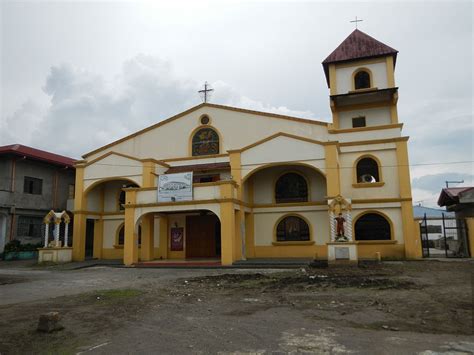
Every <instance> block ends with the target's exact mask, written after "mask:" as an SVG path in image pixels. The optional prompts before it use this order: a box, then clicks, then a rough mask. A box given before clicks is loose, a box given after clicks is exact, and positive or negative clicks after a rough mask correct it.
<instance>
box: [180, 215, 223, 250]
mask: <svg viewBox="0 0 474 355" xmlns="http://www.w3.org/2000/svg"><path fill="white" fill-rule="evenodd" d="M220 255H221V224H220V221H219V218H218V217H217V216H216V215H214V214H209V215H208V214H206V215H199V216H186V258H216V257H220Z"/></svg>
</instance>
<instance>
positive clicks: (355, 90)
mask: <svg viewBox="0 0 474 355" xmlns="http://www.w3.org/2000/svg"><path fill="white" fill-rule="evenodd" d="M364 71H365V70H364ZM354 85H355V84H354ZM378 89H379V88H378V87H376V86H375V87H370V88H363V89H354V90H349V94H358V93H361V92H372V91H378Z"/></svg>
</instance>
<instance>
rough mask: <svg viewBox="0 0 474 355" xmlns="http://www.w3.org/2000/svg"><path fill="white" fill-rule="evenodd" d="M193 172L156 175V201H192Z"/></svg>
mask: <svg viewBox="0 0 474 355" xmlns="http://www.w3.org/2000/svg"><path fill="white" fill-rule="evenodd" d="M192 199H193V172H192V171H191V172H187V173H177V174H164V175H160V176H159V177H158V202H176V201H192Z"/></svg>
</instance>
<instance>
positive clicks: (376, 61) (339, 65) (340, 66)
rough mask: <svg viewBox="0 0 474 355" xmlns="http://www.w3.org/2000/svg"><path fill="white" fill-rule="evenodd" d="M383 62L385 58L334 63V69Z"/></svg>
mask: <svg viewBox="0 0 474 355" xmlns="http://www.w3.org/2000/svg"><path fill="white" fill-rule="evenodd" d="M383 62H385V58H383V57H382V58H373V59H363V60H354V61H351V62H344V63H336V69H342V68H350V67H358V66H361V65H368V64H376V63H383Z"/></svg>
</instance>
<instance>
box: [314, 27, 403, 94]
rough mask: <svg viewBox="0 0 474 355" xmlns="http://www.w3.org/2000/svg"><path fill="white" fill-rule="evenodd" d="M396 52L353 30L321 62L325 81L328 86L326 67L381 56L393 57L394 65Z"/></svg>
mask: <svg viewBox="0 0 474 355" xmlns="http://www.w3.org/2000/svg"><path fill="white" fill-rule="evenodd" d="M397 53H398V51H397V50H396V49H393V48H392V47H389V46H387V45H386V44H384V43H382V42H379V41H377V40H376V39H375V38H373V37H370V36H369V35H368V34H365V33H364V32H362V31H359V30H357V29H356V30H354V31H353V32H352V33H351V34H350V35H349V36H348V37H347V38H346V39H345V40H344V41H342V43H341V44H340V45H339V46H338V47H337V48H336V49H335V50H334V51H333V52H332V53H331V54H330V55H329V56H328V57H327V58H326V59H324V61H323V67H324V72H325V74H326V80H327V82H328V85H329V70H328V65H329V64H331V63H339V62H347V61H351V60H360V59H367V58H374V57H382V56H388V55H391V56H393V62H394V64H395V62H396V59H397Z"/></svg>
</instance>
